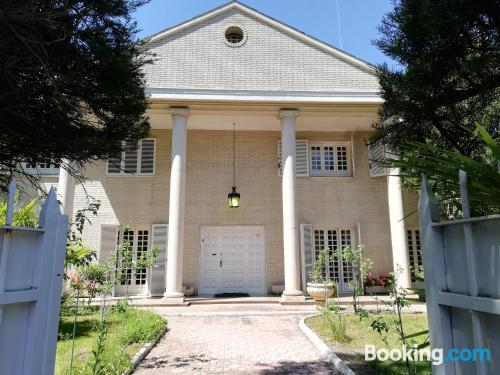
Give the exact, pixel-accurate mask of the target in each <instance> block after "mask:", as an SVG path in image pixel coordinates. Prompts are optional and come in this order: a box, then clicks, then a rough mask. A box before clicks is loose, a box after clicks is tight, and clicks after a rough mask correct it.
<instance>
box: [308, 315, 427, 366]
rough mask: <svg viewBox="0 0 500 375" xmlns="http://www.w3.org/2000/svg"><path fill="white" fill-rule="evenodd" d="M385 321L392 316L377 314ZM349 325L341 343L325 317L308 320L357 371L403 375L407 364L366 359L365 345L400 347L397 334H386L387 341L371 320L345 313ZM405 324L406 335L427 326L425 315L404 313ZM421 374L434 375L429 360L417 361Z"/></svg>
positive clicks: (379, 347)
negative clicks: (345, 336) (372, 326)
mask: <svg viewBox="0 0 500 375" xmlns="http://www.w3.org/2000/svg"><path fill="white" fill-rule="evenodd" d="M378 316H380V317H381V318H382V319H383V320H387V321H389V319H391V317H390V315H388V314H384V313H382V314H377V315H376V317H378ZM343 318H344V319H345V324H346V335H347V339H346V340H345V342H342V343H339V342H337V341H336V339H335V338H334V337H333V334H332V333H331V330H330V328H329V326H328V324H327V323H326V322H325V320H324V318H323V317H322V316H313V317H309V318H307V319H306V320H305V323H306V325H307V326H308V327H309V328H311V329H312V330H313V331H314V332H315V333H316V334H317V335H318V336H319V337H321V339H322V340H323V341H324V342H325V344H327V345H328V346H329V347H330V348H331V349H332V350H333V351H334V352H335V354H337V355H338V356H339V357H340V358H341V359H342V360H343V361H344V362H345V363H346V364H347V365H348V366H349V367H350V368H351V369H352V370H353V371H354V372H355V373H356V374H388V375H392V374H398V375H399V374H404V373H405V369H404V364H403V363H402V362H393V361H384V362H379V361H365V360H364V354H363V353H364V346H365V345H367V344H372V345H375V347H376V348H377V349H381V348H386V349H392V348H401V343H400V341H399V340H398V337H397V336H396V334H395V333H393V332H389V333H388V334H387V342H384V340H383V337H382V336H381V335H379V334H378V333H377V332H376V331H374V330H373V329H372V328H371V327H370V324H371V322H372V319H370V318H366V319H362V320H360V318H359V316H357V315H347V314H345V315H343ZM403 324H404V327H405V329H406V331H407V335H409V334H412V333H416V332H421V331H424V330H426V329H427V315H426V314H404V315H403ZM417 373H418V374H431V368H430V363H429V362H427V361H424V362H418V363H417Z"/></svg>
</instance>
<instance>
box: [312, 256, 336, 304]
mask: <svg viewBox="0 0 500 375" xmlns="http://www.w3.org/2000/svg"><path fill="white" fill-rule="evenodd" d="M328 252H329V249H328V247H325V248H324V249H323V250H321V251H320V253H319V255H318V259H316V260H315V262H314V264H313V270H312V271H311V272H310V273H309V281H308V282H307V293H308V294H309V295H310V296H311V297H312V298H314V301H316V303H317V304H318V305H322V304H323V303H324V302H325V301H326V299H327V298H328V297H331V296H333V295H334V293H335V284H334V282H333V281H332V280H330V279H327V278H326V277H325V276H323V270H324V268H325V267H326V265H327V260H328Z"/></svg>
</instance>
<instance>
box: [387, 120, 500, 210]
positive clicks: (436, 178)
mask: <svg viewBox="0 0 500 375" xmlns="http://www.w3.org/2000/svg"><path fill="white" fill-rule="evenodd" d="M476 129H477V130H476V132H474V133H473V132H468V135H469V137H470V138H471V139H474V140H475V141H476V142H477V143H478V144H480V145H481V156H480V157H478V158H476V159H473V158H471V157H469V156H466V155H464V154H462V153H460V152H456V151H448V150H446V149H443V148H439V147H437V146H435V145H434V144H432V143H406V144H402V145H400V146H399V152H398V153H397V157H396V158H392V159H390V160H388V161H386V162H384V163H381V165H384V166H387V167H393V168H394V167H400V168H401V176H402V177H404V181H405V185H406V187H407V188H409V189H412V190H418V189H419V188H420V184H421V177H422V175H425V176H426V177H427V179H428V181H429V184H430V186H431V189H432V191H433V192H434V194H435V196H436V197H437V199H438V201H439V203H441V207H442V214H443V216H445V217H446V218H450V219H451V218H457V217H460V215H461V209H462V204H461V199H460V185H459V174H458V171H459V170H463V171H465V172H466V173H467V175H468V187H469V201H470V205H471V213H472V214H473V215H486V214H491V213H498V212H499V211H500V173H499V169H498V168H499V166H500V164H499V163H500V144H499V142H498V141H495V140H494V139H493V138H492V137H491V136H490V135H489V134H488V133H487V132H486V130H485V129H484V128H483V127H481V126H480V125H476Z"/></svg>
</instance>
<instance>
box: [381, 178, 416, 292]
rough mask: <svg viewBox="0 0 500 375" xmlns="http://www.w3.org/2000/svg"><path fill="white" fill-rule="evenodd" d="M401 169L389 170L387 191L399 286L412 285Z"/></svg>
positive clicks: (395, 268)
mask: <svg viewBox="0 0 500 375" xmlns="http://www.w3.org/2000/svg"><path fill="white" fill-rule="evenodd" d="M399 173H400V169H399V168H394V169H390V170H389V176H388V177H387V193H388V202H389V220H390V225H391V243H392V262H393V266H394V271H396V270H397V269H398V268H401V270H402V273H401V274H400V275H399V279H398V286H400V287H402V288H410V287H411V278H410V267H409V262H408V249H407V244H406V229H405V221H404V219H403V218H404V217H405V215H404V210H403V189H402V188H401V178H400V177H399Z"/></svg>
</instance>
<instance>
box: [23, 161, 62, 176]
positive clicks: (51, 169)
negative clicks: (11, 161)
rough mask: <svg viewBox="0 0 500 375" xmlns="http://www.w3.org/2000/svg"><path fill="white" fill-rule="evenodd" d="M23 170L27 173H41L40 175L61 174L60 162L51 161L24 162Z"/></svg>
mask: <svg viewBox="0 0 500 375" xmlns="http://www.w3.org/2000/svg"><path fill="white" fill-rule="evenodd" d="M22 167H23V170H24V171H25V172H26V173H32V174H40V175H57V174H59V164H58V163H53V162H51V161H45V162H41V163H33V162H23V163H22Z"/></svg>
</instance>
